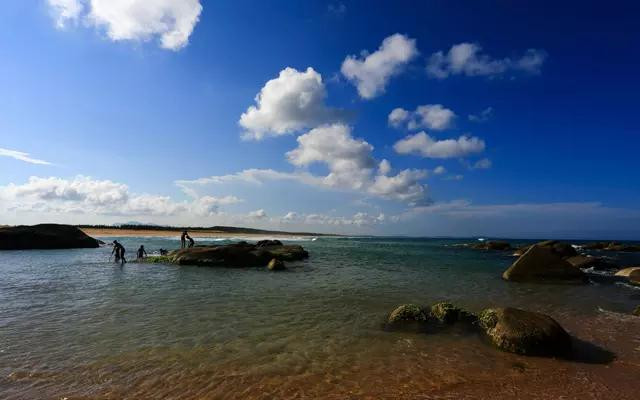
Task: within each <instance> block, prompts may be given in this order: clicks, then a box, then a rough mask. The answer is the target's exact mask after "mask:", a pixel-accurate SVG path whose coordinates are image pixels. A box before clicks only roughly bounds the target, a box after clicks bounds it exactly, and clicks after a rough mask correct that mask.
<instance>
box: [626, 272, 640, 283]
mask: <svg viewBox="0 0 640 400" xmlns="http://www.w3.org/2000/svg"><path fill="white" fill-rule="evenodd" d="M629 283H631V284H632V285H636V286H640V270H637V269H636V270H634V271H631V273H630V274H629Z"/></svg>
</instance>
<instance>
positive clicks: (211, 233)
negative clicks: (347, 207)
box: [80, 228, 309, 238]
mask: <svg viewBox="0 0 640 400" xmlns="http://www.w3.org/2000/svg"><path fill="white" fill-rule="evenodd" d="M80 229H81V230H82V231H83V232H84V233H86V234H87V235H89V236H93V237H100V236H123V237H138V236H152V237H176V236H180V234H181V233H182V230H180V229H169V228H168V229H162V230H160V229H121V228H80ZM188 232H189V235H190V236H192V237H194V238H264V237H273V238H295V237H299V236H301V235H300V234H297V233H286V232H278V233H273V232H272V233H242V232H225V231H219V230H213V229H211V230H208V229H202V230H190V231H188ZM307 236H309V235H307Z"/></svg>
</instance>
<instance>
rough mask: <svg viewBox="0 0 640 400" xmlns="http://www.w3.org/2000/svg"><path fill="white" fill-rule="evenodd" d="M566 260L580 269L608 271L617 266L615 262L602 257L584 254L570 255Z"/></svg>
mask: <svg viewBox="0 0 640 400" xmlns="http://www.w3.org/2000/svg"><path fill="white" fill-rule="evenodd" d="M566 261H567V262H568V263H569V264H571V265H573V266H574V267H576V268H580V269H586V268H593V269H596V270H599V271H606V270H613V269H616V268H617V267H616V265H615V264H613V263H611V262H609V261H607V260H605V259H604V258H602V257H593V256H586V255H583V254H578V255H577V256H573V257H568V258H566Z"/></svg>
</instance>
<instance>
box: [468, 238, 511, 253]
mask: <svg viewBox="0 0 640 400" xmlns="http://www.w3.org/2000/svg"><path fill="white" fill-rule="evenodd" d="M469 247H471V248H472V249H478V250H499V251H506V250H511V249H512V247H511V244H509V243H508V242H504V241H501V240H489V241H484V242H480V243H474V244H472V245H470V246H469Z"/></svg>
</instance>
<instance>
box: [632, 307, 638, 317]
mask: <svg viewBox="0 0 640 400" xmlns="http://www.w3.org/2000/svg"><path fill="white" fill-rule="evenodd" d="M631 314H633V315H636V316H638V317H640V306H638V307H636V309H635V310H633V312H632V313H631Z"/></svg>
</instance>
